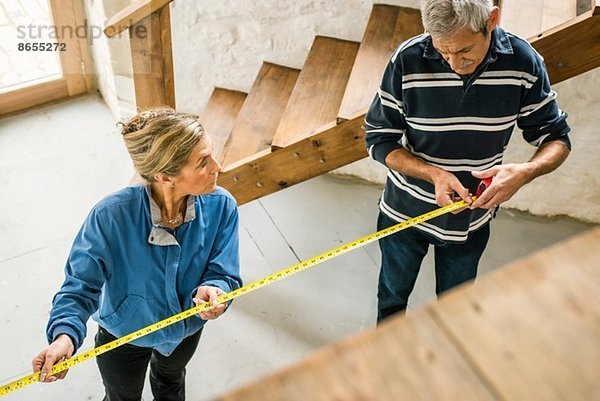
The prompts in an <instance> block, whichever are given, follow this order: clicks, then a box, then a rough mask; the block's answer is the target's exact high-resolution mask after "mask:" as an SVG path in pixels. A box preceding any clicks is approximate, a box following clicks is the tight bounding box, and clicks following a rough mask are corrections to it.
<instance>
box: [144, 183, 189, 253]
mask: <svg viewBox="0 0 600 401" xmlns="http://www.w3.org/2000/svg"><path fill="white" fill-rule="evenodd" d="M144 187H145V190H146V196H147V197H148V204H149V205H150V219H151V221H152V229H151V230H150V235H149V236H148V242H149V243H150V244H153V245H178V243H177V240H176V239H175V237H174V236H173V235H172V234H171V233H170V232H169V231H168V230H166V227H164V226H163V225H162V216H161V213H160V208H159V207H158V204H157V203H156V201H155V200H154V198H153V197H152V190H151V186H150V184H149V183H148V184H146V185H145V186H144ZM194 202H195V196H193V195H188V197H187V204H186V208H185V219H184V221H183V222H184V223H187V222H188V221H192V220H194V219H195V218H196V208H195V204H194Z"/></svg>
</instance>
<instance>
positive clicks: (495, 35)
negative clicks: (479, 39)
mask: <svg viewBox="0 0 600 401" xmlns="http://www.w3.org/2000/svg"><path fill="white" fill-rule="evenodd" d="M513 53H514V52H513V48H512V45H511V44H510V40H509V39H508V35H507V34H506V32H505V31H504V29H502V28H500V27H496V28H495V29H494V30H493V31H492V39H491V41H490V49H489V51H488V54H491V55H492V57H493V59H494V60H495V59H496V54H513ZM423 57H424V58H428V59H441V58H442V56H441V54H440V52H438V51H437V50H436V48H435V47H433V42H432V40H431V36H429V37H428V38H427V41H426V42H425V49H424V50H423Z"/></svg>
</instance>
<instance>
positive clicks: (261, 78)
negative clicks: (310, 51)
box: [223, 62, 300, 166]
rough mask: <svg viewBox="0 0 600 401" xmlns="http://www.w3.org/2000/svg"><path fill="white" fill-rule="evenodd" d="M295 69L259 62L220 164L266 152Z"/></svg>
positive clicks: (293, 79) (289, 90) (284, 104)
mask: <svg viewBox="0 0 600 401" xmlns="http://www.w3.org/2000/svg"><path fill="white" fill-rule="evenodd" d="M299 73H300V71H299V70H297V69H294V68H289V67H284V66H281V65H277V64H272V63H266V62H265V63H263V65H262V67H261V69H260V71H259V72H258V76H257V77H256V80H255V81H254V84H253V85H252V88H251V89H250V92H248V96H247V97H246V101H245V102H244V105H243V106H242V109H241V110H240V113H239V115H238V118H237V120H236V122H235V124H234V126H233V130H232V132H231V136H230V139H229V141H228V143H227V144H226V145H225V152H224V154H225V156H224V158H223V165H224V166H227V165H229V164H232V163H235V162H237V161H239V160H242V159H245V158H247V157H248V156H251V155H253V154H255V153H257V152H260V151H262V150H264V149H270V147H271V142H272V141H273V136H274V135H275V131H276V130H277V126H278V125H279V122H280V121H281V116H282V115H283V112H284V110H285V107H286V105H287V103H288V100H289V98H290V95H291V94H292V90H293V89H294V85H295V84H296V80H297V79H298V74H299Z"/></svg>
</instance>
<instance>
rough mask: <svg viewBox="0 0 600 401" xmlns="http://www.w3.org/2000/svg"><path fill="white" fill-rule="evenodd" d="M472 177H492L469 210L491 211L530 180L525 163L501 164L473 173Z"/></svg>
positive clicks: (528, 168)
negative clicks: (488, 184)
mask: <svg viewBox="0 0 600 401" xmlns="http://www.w3.org/2000/svg"><path fill="white" fill-rule="evenodd" d="M472 174H473V176H474V177H477V178H480V179H484V178H487V177H493V180H492V183H491V184H490V186H489V187H488V188H487V189H486V190H485V191H484V192H483V193H482V194H481V196H479V198H477V200H475V202H473V203H472V204H471V209H477V208H482V209H493V208H495V207H496V206H498V205H499V204H501V203H502V202H506V201H507V200H509V199H510V198H512V196H513V195H514V194H515V193H516V192H517V191H518V190H519V189H520V188H521V187H522V186H523V185H525V184H527V183H528V182H529V181H530V180H531V179H530V178H529V177H530V175H531V174H530V167H529V166H528V165H527V163H520V164H515V163H512V164H503V165H500V166H494V167H492V168H490V169H487V170H483V171H473V173H472Z"/></svg>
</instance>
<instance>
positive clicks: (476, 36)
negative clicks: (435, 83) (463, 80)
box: [432, 27, 492, 75]
mask: <svg viewBox="0 0 600 401" xmlns="http://www.w3.org/2000/svg"><path fill="white" fill-rule="evenodd" d="M491 37H492V35H491V33H488V34H487V36H483V34H481V33H473V32H472V31H471V30H470V29H469V28H467V27H464V28H461V29H457V30H456V31H454V32H453V33H452V34H450V35H448V36H445V37H432V42H433V46H434V47H435V48H436V50H437V51H438V52H439V53H440V54H441V55H442V57H443V58H444V60H446V61H447V62H448V64H450V68H452V70H453V71H454V72H456V73H457V74H460V75H468V74H472V73H473V72H475V69H477V66H479V64H481V62H482V61H483V59H484V58H485V55H486V54H487V51H488V49H489V48H490V39H491Z"/></svg>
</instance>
